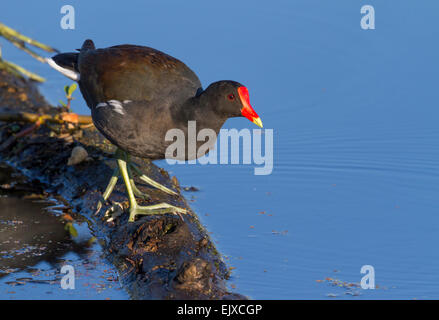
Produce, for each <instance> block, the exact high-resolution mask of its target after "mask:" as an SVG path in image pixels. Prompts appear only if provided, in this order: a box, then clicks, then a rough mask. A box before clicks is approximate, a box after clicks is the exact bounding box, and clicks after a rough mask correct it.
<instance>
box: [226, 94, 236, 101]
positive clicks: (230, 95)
mask: <svg viewBox="0 0 439 320" xmlns="http://www.w3.org/2000/svg"><path fill="white" fill-rule="evenodd" d="M227 99H229V100H230V101H233V100H235V95H234V94H233V93H231V94H229V95H228V96H227Z"/></svg>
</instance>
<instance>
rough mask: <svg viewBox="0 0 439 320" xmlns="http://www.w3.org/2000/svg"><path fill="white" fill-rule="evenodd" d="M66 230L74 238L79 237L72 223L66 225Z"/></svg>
mask: <svg viewBox="0 0 439 320" xmlns="http://www.w3.org/2000/svg"><path fill="white" fill-rule="evenodd" d="M64 229H66V230H67V231H68V232H69V233H70V235H71V236H72V237H73V238H76V237H77V236H78V231H77V230H76V228H75V227H74V226H73V223H71V222H68V223H66V225H65V227H64Z"/></svg>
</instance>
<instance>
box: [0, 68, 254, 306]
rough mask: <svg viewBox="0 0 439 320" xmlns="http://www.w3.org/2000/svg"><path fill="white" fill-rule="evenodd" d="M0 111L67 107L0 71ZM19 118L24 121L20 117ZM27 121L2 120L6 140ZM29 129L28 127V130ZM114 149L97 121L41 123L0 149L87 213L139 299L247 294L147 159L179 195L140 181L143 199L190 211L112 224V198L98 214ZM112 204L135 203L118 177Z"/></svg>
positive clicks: (52, 111)
mask: <svg viewBox="0 0 439 320" xmlns="http://www.w3.org/2000/svg"><path fill="white" fill-rule="evenodd" d="M0 112H1V113H5V112H11V113H14V112H15V113H16V112H28V113H37V114H49V115H52V116H57V114H59V112H60V108H56V107H52V106H50V105H48V103H47V102H46V101H45V99H44V98H43V97H42V96H41V95H40V94H39V92H38V90H37V89H36V88H35V85H34V84H33V82H31V81H27V80H25V79H22V78H17V77H15V76H13V75H11V74H10V73H7V72H6V71H3V70H0ZM18 120H20V119H18ZM29 125H30V124H29V123H26V122H25V121H19V122H11V121H8V122H1V121H0V144H1V143H4V142H5V141H7V140H8V139H9V141H11V139H10V138H11V137H12V136H14V135H17V132H23V131H25V130H26V128H27V127H28V126H29ZM28 131H29V130H28ZM77 146H81V147H83V148H84V149H85V150H86V151H87V157H84V159H83V161H81V162H79V163H78V164H75V165H67V163H68V161H69V158H70V157H71V154H72V150H73V148H74V147H77ZM113 151H114V147H113V146H111V145H110V144H109V142H108V141H106V140H105V139H104V138H103V137H102V136H101V135H100V134H99V133H98V132H97V131H96V129H95V128H94V127H93V126H89V127H88V128H79V127H76V128H73V129H72V128H71V127H70V128H69V127H68V126H65V125H62V124H56V123H55V124H50V125H49V124H47V125H40V126H38V127H37V128H34V130H30V132H26V134H25V135H22V136H20V137H19V138H16V139H14V140H13V143H10V144H9V145H8V146H7V147H5V148H3V150H2V151H0V162H6V163H8V164H9V165H11V166H12V167H14V168H16V169H18V170H20V171H21V172H22V173H24V174H25V175H26V176H27V177H29V178H30V179H38V180H39V181H40V182H41V183H43V184H44V185H45V187H46V191H48V192H49V193H51V194H56V195H59V196H61V197H62V198H64V199H65V200H66V201H67V202H68V203H69V204H70V206H71V208H72V210H74V211H75V212H77V213H78V214H80V215H83V216H85V217H86V218H87V219H88V220H89V221H90V222H91V224H92V229H93V230H94V232H95V234H96V236H97V237H98V238H100V239H103V240H104V242H105V246H104V250H105V252H106V253H107V257H108V259H109V261H110V262H112V263H113V264H114V265H115V266H116V267H117V269H118V270H119V274H120V277H121V282H122V284H123V285H124V287H125V288H126V290H127V291H128V292H129V294H130V295H131V297H132V298H133V299H243V298H245V297H244V296H241V295H239V294H236V293H231V292H230V291H229V290H228V289H227V287H226V280H227V278H228V277H229V270H228V268H227V266H226V264H225V263H224V261H223V259H222V257H221V255H220V254H219V253H218V252H217V250H216V249H215V245H214V244H213V242H212V241H211V239H210V237H209V236H208V233H207V231H206V230H205V229H204V227H203V226H202V225H201V224H200V222H199V219H198V217H197V216H196V214H195V213H194V212H193V211H192V210H191V209H190V207H189V206H188V204H187V202H186V201H185V199H184V197H183V196H182V195H181V194H180V192H179V190H180V187H179V185H178V181H177V179H176V178H175V177H174V178H172V179H171V178H170V177H169V175H168V173H167V172H166V171H165V170H163V169H160V168H158V167H157V166H155V165H154V164H153V163H151V162H149V161H147V160H141V159H136V158H134V159H133V160H134V161H135V162H136V163H137V164H138V165H139V166H140V167H141V169H142V170H143V171H144V172H145V173H146V174H147V175H148V176H150V177H151V178H153V179H154V180H156V181H158V182H159V183H161V184H163V185H165V186H168V187H172V188H174V190H178V192H179V193H178V196H170V195H167V194H165V193H163V192H161V191H160V190H156V189H154V188H152V187H148V186H147V185H144V184H142V183H141V181H136V183H137V184H138V186H139V188H140V189H141V191H143V192H146V193H148V194H149V195H150V196H151V200H148V201H143V200H142V201H140V200H139V201H140V202H139V203H140V204H143V205H147V204H154V203H158V202H168V203H171V204H174V205H176V206H180V207H184V208H186V209H188V210H189V214H187V215H184V216H183V220H182V219H181V218H180V217H179V216H178V215H172V214H166V215H157V216H140V217H139V218H138V219H137V221H136V222H134V223H128V214H127V212H125V213H122V214H121V215H120V216H118V217H117V218H115V219H114V221H111V222H108V217H106V216H105V212H106V210H108V209H109V207H110V206H111V203H108V204H106V205H105V206H104V207H103V209H102V210H101V211H100V212H99V213H98V214H95V210H96V204H97V202H98V200H99V199H100V197H101V194H102V191H103V190H104V188H105V186H106V183H108V179H109V177H110V176H111V173H112V171H113V169H114V167H115V165H116V164H115V161H114V160H113V159H112V152H113ZM110 200H111V201H112V202H119V203H122V204H123V206H124V208H127V206H128V202H127V197H126V195H125V190H124V186H123V184H122V183H121V182H120V181H119V183H118V185H117V186H116V189H115V192H114V193H113V194H112V196H111V197H110Z"/></svg>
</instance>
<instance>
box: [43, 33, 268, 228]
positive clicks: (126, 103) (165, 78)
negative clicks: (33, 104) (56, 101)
mask: <svg viewBox="0 0 439 320" xmlns="http://www.w3.org/2000/svg"><path fill="white" fill-rule="evenodd" d="M47 63H48V64H49V65H50V66H51V67H52V68H54V69H55V70H57V71H59V72H61V73H62V74H63V75H65V76H67V77H68V78H70V79H72V80H74V81H77V82H78V84H79V88H80V91H81V94H82V96H83V98H84V100H85V102H86V103H87V105H88V107H89V108H90V109H91V116H92V120H93V123H94V125H95V127H96V128H97V129H98V131H99V132H100V133H101V134H102V135H103V136H104V137H105V138H107V139H108V140H109V141H110V142H111V143H112V144H113V145H115V146H116V147H117V148H116V152H115V158H116V160H117V167H116V169H115V170H114V172H113V175H112V177H111V179H110V182H109V183H108V186H107V188H106V189H105V191H104V192H103V194H102V197H101V200H100V201H99V202H98V205H97V212H98V211H99V210H100V209H101V207H102V205H103V203H104V202H105V201H107V199H108V198H109V196H110V194H111V193H112V191H113V189H114V186H115V185H116V183H117V181H118V178H119V176H122V179H123V182H124V184H125V187H126V191H127V195H128V199H129V219H128V221H129V222H133V221H135V220H136V217H137V216H138V215H154V214H162V213H174V214H180V213H187V212H186V210H185V209H183V208H179V207H176V206H173V205H170V204H168V203H165V202H162V203H159V204H155V205H149V206H140V205H138V203H137V200H136V196H137V197H147V195H145V194H144V193H142V192H141V191H140V190H139V189H138V188H137V187H136V185H135V184H134V180H133V173H136V174H137V175H138V176H139V178H140V179H141V180H143V181H144V182H146V183H148V184H150V185H152V186H154V187H156V188H158V189H160V190H162V191H163V192H165V193H168V194H171V195H176V194H177V193H176V192H175V191H173V190H171V189H169V188H167V187H166V186H163V185H161V184H159V183H158V182H156V181H154V180H152V179H151V178H149V177H148V176H146V175H145V174H143V173H142V172H141V170H140V169H139V168H138V167H137V166H136V165H135V164H134V163H133V162H132V161H131V160H130V156H137V157H140V158H147V159H150V160H158V159H165V158H168V157H169V154H167V148H168V147H169V145H170V144H171V143H172V141H167V139H165V137H166V133H167V132H168V131H169V130H171V129H180V130H181V131H183V132H184V133H185V134H187V132H188V126H189V123H190V121H195V123H196V131H197V133H198V132H200V130H202V129H211V130H213V131H214V132H215V133H216V134H218V132H219V130H220V129H221V127H222V126H223V124H224V123H225V121H226V120H227V119H228V118H232V117H245V118H247V119H249V120H250V121H251V122H253V123H254V124H256V125H258V126H259V127H261V128H262V127H263V125H262V121H261V119H260V117H259V116H258V115H257V113H256V112H255V111H254V109H253V107H252V106H251V104H250V98H249V91H248V89H247V87H245V86H244V85H243V84H241V83H239V82H236V81H232V80H221V81H216V82H214V83H212V84H210V85H209V86H208V87H207V88H205V89H203V87H202V85H201V82H200V80H199V78H198V77H197V75H196V74H195V73H194V72H193V71H192V70H191V69H190V68H189V67H188V66H187V65H186V64H184V63H183V62H182V61H180V60H178V59H176V58H174V57H172V56H170V55H168V54H166V53H164V52H161V51H159V50H157V49H153V48H150V47H147V46H141V45H131V44H123V45H116V46H111V47H107V48H99V49H96V47H95V44H94V42H93V41H92V40H90V39H87V40H85V41H84V43H83V45H82V46H81V48H80V49H77V52H66V53H59V54H57V55H55V56H53V57H51V58H47ZM199 156H200V154H190V152H188V150H186V151H185V155H184V159H182V160H191V159H195V158H197V157H199Z"/></svg>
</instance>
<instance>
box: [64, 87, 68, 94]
mask: <svg viewBox="0 0 439 320" xmlns="http://www.w3.org/2000/svg"><path fill="white" fill-rule="evenodd" d="M64 92H65V93H66V94H67V95H68V94H69V86H64Z"/></svg>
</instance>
